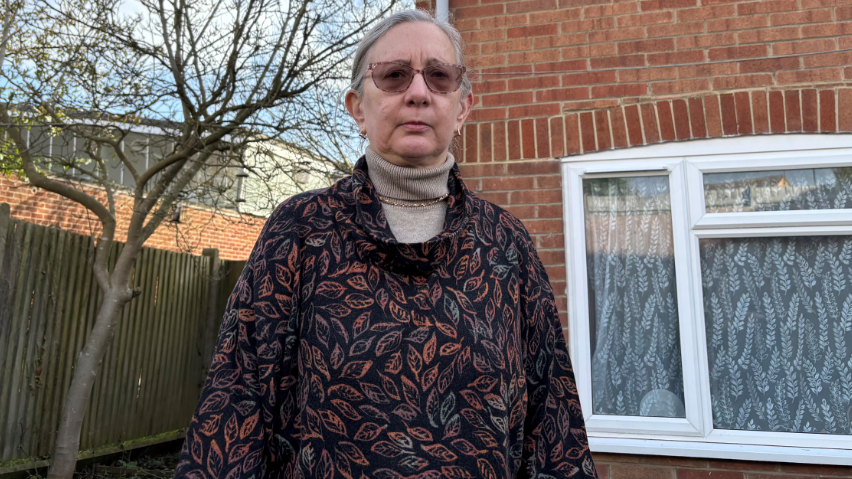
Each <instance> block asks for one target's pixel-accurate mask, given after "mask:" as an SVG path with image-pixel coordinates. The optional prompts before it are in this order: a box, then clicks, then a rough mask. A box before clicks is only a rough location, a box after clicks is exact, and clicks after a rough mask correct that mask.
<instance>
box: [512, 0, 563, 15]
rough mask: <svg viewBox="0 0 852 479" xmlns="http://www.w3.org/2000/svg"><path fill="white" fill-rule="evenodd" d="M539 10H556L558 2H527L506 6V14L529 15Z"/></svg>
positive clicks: (540, 0) (553, 0)
mask: <svg viewBox="0 0 852 479" xmlns="http://www.w3.org/2000/svg"><path fill="white" fill-rule="evenodd" d="M538 10H556V0H527V1H525V2H511V3H507V4H506V13H527V12H535V11H538Z"/></svg>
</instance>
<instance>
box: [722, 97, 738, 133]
mask: <svg viewBox="0 0 852 479" xmlns="http://www.w3.org/2000/svg"><path fill="white" fill-rule="evenodd" d="M719 103H720V105H721V108H722V131H723V132H724V134H725V136H733V135H736V134H737V107H736V103H735V102H734V95H732V94H730V93H728V94H725V95H719Z"/></svg>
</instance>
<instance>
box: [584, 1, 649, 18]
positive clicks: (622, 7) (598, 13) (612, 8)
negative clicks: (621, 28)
mask: <svg viewBox="0 0 852 479" xmlns="http://www.w3.org/2000/svg"><path fill="white" fill-rule="evenodd" d="M638 11H639V3H638V2H620V3H608V4H606V5H595V6H592V7H586V8H584V9H583V18H594V17H606V16H609V15H626V14H628V13H636V12H638Z"/></svg>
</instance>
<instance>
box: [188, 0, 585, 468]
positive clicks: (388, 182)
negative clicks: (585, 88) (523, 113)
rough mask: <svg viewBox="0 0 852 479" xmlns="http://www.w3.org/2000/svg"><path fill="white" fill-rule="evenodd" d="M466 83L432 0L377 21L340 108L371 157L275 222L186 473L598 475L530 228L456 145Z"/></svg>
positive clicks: (211, 382)
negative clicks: (427, 6)
mask: <svg viewBox="0 0 852 479" xmlns="http://www.w3.org/2000/svg"><path fill="white" fill-rule="evenodd" d="M470 91H471V88H470V83H469V82H468V80H467V79H466V77H465V67H464V57H463V55H462V42H461V38H460V36H459V34H458V32H457V31H456V30H455V29H454V28H453V27H451V26H450V25H448V24H446V23H442V22H439V21H436V20H434V19H433V18H431V17H430V16H429V15H427V14H426V13H423V12H419V11H407V12H403V13H399V14H396V15H394V16H392V17H390V18H388V19H387V20H385V21H383V22H382V23H381V24H379V25H378V26H376V27H375V28H374V29H373V30H372V31H371V32H370V33H369V34H368V35H367V36H366V37H365V38H364V39H363V41H362V42H361V44H360V46H359V49H358V52H357V54H356V56H355V62H354V66H353V69H352V88H351V91H350V92H349V93H348V95H347V98H346V106H347V108H348V110H349V111H350V113H351V114H352V116H353V118H354V119H355V121H356V122H357V123H358V126H359V128H360V130H361V133H362V135H363V136H365V137H366V138H368V139H369V147H368V149H367V152H366V155H365V156H364V157H362V158H361V159H360V160H359V161H358V162H357V163H356V165H355V169H354V172H353V174H352V176H351V177H347V178H345V179H343V180H341V181H339V182H338V183H336V184H335V185H334V186H332V187H330V188H328V189H323V190H317V191H312V192H308V193H304V194H301V195H297V196H294V197H293V198H290V199H289V200H287V201H285V202H284V203H283V204H282V205H281V206H280V207H278V209H277V210H276V211H275V213H274V214H273V215H272V216H271V217H270V218H269V221H268V222H267V223H266V226H265V227H264V229H263V232H262V233H261V236H260V238H259V239H258V242H257V245H256V247H255V249H254V251H253V252H252V255H251V258H250V260H249V263H248V265H247V266H246V268H245V270H244V271H243V273H242V277H241V278H240V280H239V282H238V283H237V286H236V289H235V291H234V293H233V295H232V296H231V298H230V300H229V303H228V312H227V313H226V315H225V318H224V320H223V324H222V328H221V331H220V333H219V342H218V346H217V348H216V353H215V357H214V361H213V365H212V368H211V372H210V377H209V378H208V380H207V382H206V384H205V387H204V391H203V393H202V396H201V400H200V402H199V405H198V409H197V410H196V412H195V417H194V418H193V419H192V424H191V426H190V429H189V431H188V433H187V438H186V442H185V445H184V449H183V453H182V455H181V461H180V464H179V466H178V469H177V471H176V473H177V477H197V478H250V477H253V478H256V479H260V478H266V477H282V478H301V477H305V478H308V477H309V478H323V479H330V478H333V477H339V478H346V479H353V478H354V479H362V478H378V479H385V478H387V479H390V478H393V479H397V478H400V479H401V478H403V477H405V478H424V479H425V478H474V477H476V478H478V477H482V478H515V477H523V478H527V477H529V478H532V477H540V478H545V477H555V478H566V477H575V478H576V477H595V467H594V464H593V462H592V458H591V455H590V453H589V448H588V443H587V440H586V433H585V428H584V425H583V416H582V414H581V412H580V403H579V400H578V397H577V391H576V387H575V383H574V377H573V373H572V371H571V363H570V360H569V357H568V352H567V349H566V346H565V339H564V337H563V335H562V329H561V327H560V323H559V318H558V315H557V309H556V305H555V302H554V299H553V293H552V291H551V287H550V284H549V282H548V279H547V275H546V273H545V270H544V267H543V266H542V264H541V261H540V260H539V258H538V256H537V254H536V251H535V248H534V246H533V241H532V239H531V238H530V236H529V234H528V233H527V231H526V230H525V229H524V226H523V225H522V224H521V222H520V221H518V220H517V219H516V218H515V217H514V216H512V215H511V214H509V213H507V212H505V211H503V210H502V209H500V208H499V207H497V206H494V205H492V204H490V203H488V202H486V201H484V200H482V199H480V198H477V197H476V196H475V195H474V194H473V193H472V192H471V191H470V190H469V189H468V188H467V186H466V185H465V183H464V182H463V181H462V179H461V176H460V175H459V169H458V167H457V166H456V165H455V162H454V160H453V156H452V155H451V154H450V153H449V151H448V150H449V147H450V143H451V142H452V140H453V137H454V136H455V135H458V134H459V131H460V130H461V127H462V125H463V123H464V121H465V119H466V118H467V116H468V114H469V113H470V109H471V105H472V102H473V97H472V95H471V93H470Z"/></svg>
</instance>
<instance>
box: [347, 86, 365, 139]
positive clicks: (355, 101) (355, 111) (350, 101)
mask: <svg viewBox="0 0 852 479" xmlns="http://www.w3.org/2000/svg"><path fill="white" fill-rule="evenodd" d="M346 110H347V111H349V114H350V115H351V116H352V118H353V119H354V120H355V123H357V124H358V131H364V128H365V125H364V122H365V118H364V110H363V109H362V108H361V97H360V96H359V95H358V93H357V92H356V91H355V90H349V91H348V92H347V93H346Z"/></svg>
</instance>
